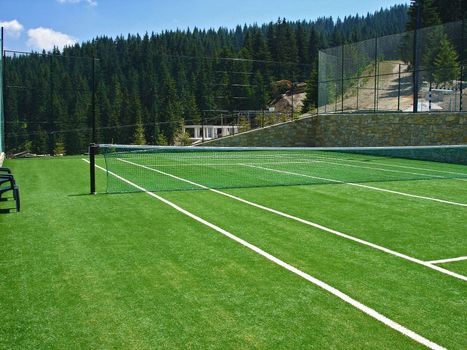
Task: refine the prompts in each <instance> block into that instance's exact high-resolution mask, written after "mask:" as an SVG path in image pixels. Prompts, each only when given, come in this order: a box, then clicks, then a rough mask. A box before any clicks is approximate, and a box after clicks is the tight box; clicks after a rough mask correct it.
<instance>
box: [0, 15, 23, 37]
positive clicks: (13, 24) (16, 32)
mask: <svg viewBox="0 0 467 350" xmlns="http://www.w3.org/2000/svg"><path fill="white" fill-rule="evenodd" d="M0 27H3V28H5V34H6V35H8V36H9V37H11V38H14V39H17V38H19V36H20V35H21V32H22V31H23V30H24V27H23V25H22V24H21V23H19V22H18V21H17V20H16V19H14V20H12V21H5V22H0Z"/></svg>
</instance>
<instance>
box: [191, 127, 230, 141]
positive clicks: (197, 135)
mask: <svg viewBox="0 0 467 350" xmlns="http://www.w3.org/2000/svg"><path fill="white" fill-rule="evenodd" d="M183 131H184V132H186V133H188V134H189V135H190V138H191V139H192V140H194V141H199V140H203V139H204V140H212V139H217V138H219V137H224V136H229V135H234V134H238V132H239V128H238V125H204V126H203V125H185V126H184V127H183ZM203 134H204V137H203Z"/></svg>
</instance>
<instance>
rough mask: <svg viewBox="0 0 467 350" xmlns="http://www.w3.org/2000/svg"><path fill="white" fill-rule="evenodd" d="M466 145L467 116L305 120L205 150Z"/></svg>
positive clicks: (217, 143)
mask: <svg viewBox="0 0 467 350" xmlns="http://www.w3.org/2000/svg"><path fill="white" fill-rule="evenodd" d="M447 144H451V145H454V144H467V113H417V114H412V113H383V114H340V115H339V114H334V115H329V114H328V115H315V116H306V117H304V118H302V119H299V120H295V121H292V122H287V123H282V124H276V125H273V126H269V127H266V128H262V129H257V130H251V131H248V132H244V133H241V134H237V135H234V136H229V137H224V138H221V139H216V140H211V141H208V142H205V143H204V144H203V146H244V147H248V146H251V147H252V146H257V147H339V146H342V147H358V146H362V147H370V146H423V145H447Z"/></svg>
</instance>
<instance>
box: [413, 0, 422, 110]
mask: <svg viewBox="0 0 467 350" xmlns="http://www.w3.org/2000/svg"><path fill="white" fill-rule="evenodd" d="M415 6H416V9H417V26H416V28H415V31H414V40H413V59H414V63H415V64H414V69H413V112H414V113H417V112H418V88H419V86H418V83H419V74H420V72H419V70H420V55H419V52H418V42H419V37H418V36H419V35H420V26H421V12H422V11H421V7H422V3H421V1H420V0H417V1H416V2H415Z"/></svg>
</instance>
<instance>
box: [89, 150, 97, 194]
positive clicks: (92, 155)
mask: <svg viewBox="0 0 467 350" xmlns="http://www.w3.org/2000/svg"><path fill="white" fill-rule="evenodd" d="M96 154H97V145H96V144H94V143H91V144H90V145H89V178H90V183H91V194H96Z"/></svg>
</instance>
